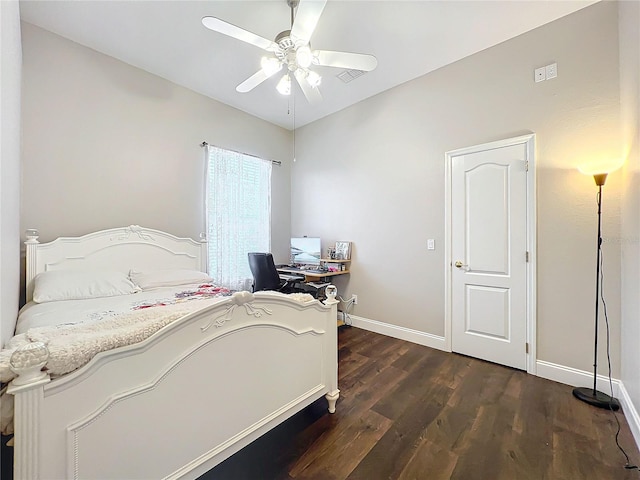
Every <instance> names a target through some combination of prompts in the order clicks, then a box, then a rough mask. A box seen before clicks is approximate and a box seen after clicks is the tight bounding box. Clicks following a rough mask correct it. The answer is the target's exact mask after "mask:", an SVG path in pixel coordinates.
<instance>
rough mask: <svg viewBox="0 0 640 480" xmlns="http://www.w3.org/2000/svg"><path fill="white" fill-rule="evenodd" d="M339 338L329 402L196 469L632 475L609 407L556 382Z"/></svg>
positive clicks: (380, 342) (355, 333)
mask: <svg viewBox="0 0 640 480" xmlns="http://www.w3.org/2000/svg"><path fill="white" fill-rule="evenodd" d="M338 338H339V358H340V364H339V365H340V367H339V375H340V382H339V387H340V390H341V393H340V400H339V401H338V405H337V410H336V413H335V414H334V415H330V414H328V413H327V412H326V402H325V401H324V400H323V399H322V400H319V401H317V402H315V403H314V404H312V405H311V406H310V407H308V408H307V409H305V410H304V411H302V412H300V413H299V414H297V415H295V416H294V417H292V418H291V419H289V420H288V421H286V422H285V423H283V424H282V425H280V426H278V427H277V428H275V429H274V430H272V431H271V432H269V433H267V434H266V435H264V436H263V437H261V438H259V439H258V440H256V441H255V442H253V443H252V444H251V445H249V446H248V447H246V448H245V449H243V450H242V451H240V452H238V453H237V454H236V455H234V456H232V457H231V458H229V459H227V460H226V461H225V462H223V463H222V464H220V465H218V466H217V467H216V468H214V469H213V470H211V471H209V472H208V473H207V474H205V475H204V476H202V477H201V479H203V480H205V479H206V480H241V479H247V480H249V479H251V480H291V479H318V480H331V479H349V480H356V479H358V480H359V479H362V480H378V479H399V480H410V479H420V480H423V479H428V480H439V479H460V480H529V479H531V480H533V479H536V480H543V479H544V480H577V479H587V478H588V479H592V480H627V479H640V473H639V472H638V471H637V470H625V469H624V464H625V458H624V456H623V454H622V453H621V452H620V451H619V450H618V448H617V447H616V444H615V433H616V428H617V426H616V422H615V418H614V416H613V414H612V413H611V412H610V411H608V410H601V409H598V408H595V407H591V406H589V405H587V404H585V403H582V402H580V401H578V400H576V399H575V398H573V396H572V394H571V390H572V389H571V387H569V386H567V385H562V384H559V383H555V382H551V381H548V380H544V379H541V378H538V377H534V376H531V375H527V374H526V373H524V372H521V371H518V370H513V369H510V368H506V367H501V366H499V365H494V364H491V363H487V362H483V361H481V360H476V359H473V358H469V357H464V356H462V355H457V354H451V353H445V352H441V351H438V350H433V349H430V348H427V347H422V346H420V345H415V344H412V343H408V342H403V341H401V340H396V339H393V338H389V337H385V336H382V335H377V334H375V333H371V332H367V331H365V330H360V329H357V328H342V329H340V332H339V336H338ZM618 419H619V421H620V423H621V425H622V429H621V433H620V436H619V439H620V443H621V444H622V446H623V447H624V448H625V450H626V451H627V453H628V454H629V455H630V457H631V462H632V463H634V464H638V462H640V455H639V454H638V450H637V448H636V446H635V443H634V441H633V438H632V435H631V432H630V431H629V427H628V425H627V422H626V420H625V419H624V416H623V415H622V414H618Z"/></svg>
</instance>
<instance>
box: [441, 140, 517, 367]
mask: <svg viewBox="0 0 640 480" xmlns="http://www.w3.org/2000/svg"><path fill="white" fill-rule="evenodd" d="M526 160H527V146H526V144H524V143H521V144H517V145H508V146H503V147H499V148H495V147H494V148H490V149H487V150H484V151H475V152H474V153H470V154H461V155H454V156H452V157H451V162H452V163H451V263H452V266H451V270H452V272H451V348H452V350H453V351H454V352H458V353H462V354H465V355H470V356H473V357H476V358H482V359H485V360H489V361H491V362H495V363H500V364H502V365H508V366H511V367H515V368H519V369H522V370H526V366H527V355H526V341H527V268H526V267H527V265H526V262H527V255H528V254H527V163H526Z"/></svg>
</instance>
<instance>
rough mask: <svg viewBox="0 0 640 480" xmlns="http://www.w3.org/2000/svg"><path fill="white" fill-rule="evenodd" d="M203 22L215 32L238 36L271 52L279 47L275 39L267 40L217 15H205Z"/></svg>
mask: <svg viewBox="0 0 640 480" xmlns="http://www.w3.org/2000/svg"><path fill="white" fill-rule="evenodd" d="M202 24H203V25H204V26H205V27H207V28H208V29H210V30H213V31H214V32H218V33H222V34H224V35H228V36H230V37H233V38H237V39H238V40H242V41H243V42H247V43H250V44H251V45H255V46H256V47H260V48H263V49H264V50H267V51H270V52H273V51H275V49H276V48H277V45H276V44H275V43H274V42H273V41H271V40H267V39H266V38H264V37H261V36H260V35H256V34H255V33H251V32H250V31H248V30H245V29H244V28H240V27H236V26H235V25H232V24H231V23H228V22H225V21H224V20H220V19H219V18H216V17H203V18H202Z"/></svg>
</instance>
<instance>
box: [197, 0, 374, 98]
mask: <svg viewBox="0 0 640 480" xmlns="http://www.w3.org/2000/svg"><path fill="white" fill-rule="evenodd" d="M286 2H287V5H288V6H289V8H290V9H291V30H285V31H283V32H280V33H279V34H278V35H276V37H275V40H274V41H271V40H268V39H266V38H264V37H261V36H259V35H256V34H255V33H252V32H249V31H248V30H245V29H243V28H240V27H237V26H235V25H232V24H231V23H228V22H225V21H224V20H220V19H219V18H217V17H209V16H207V17H204V18H203V19H202V24H203V25H204V26H205V27H207V28H209V29H211V30H213V31H215V32H219V33H222V34H224V35H228V36H230V37H233V38H236V39H238V40H242V41H243V42H247V43H250V44H252V45H255V46H256V47H260V48H262V49H263V50H266V51H267V52H269V53H270V54H271V55H269V56H264V57H262V60H261V62H260V66H261V68H260V70H258V71H257V72H256V73H254V74H253V75H252V76H250V77H249V78H247V79H246V80H245V81H244V82H242V83H241V84H240V85H238V86H237V87H236V91H238V92H240V93H246V92H249V91H251V90H253V89H254V88H255V87H257V86H258V85H260V84H261V83H262V82H264V81H265V80H266V79H267V78H270V77H272V76H274V75H275V74H276V73H278V72H279V71H280V70H282V67H283V66H284V67H285V68H286V73H285V74H284V75H283V77H282V78H281V79H280V81H279V82H278V85H277V87H276V89H277V90H278V92H280V93H281V94H283V95H290V94H291V74H293V76H294V77H295V79H296V81H297V82H298V84H299V85H300V88H301V89H302V92H303V93H304V96H305V98H306V99H307V100H308V101H309V103H317V102H319V101H320V100H322V95H320V91H319V90H318V85H320V82H321V77H320V75H319V74H318V73H317V72H315V71H314V70H311V69H310V67H311V66H312V65H318V66H324V67H337V68H346V69H354V70H362V71H365V72H369V71H371V70H373V69H374V68H376V66H377V65H378V60H377V59H376V57H374V56H373V55H366V54H361V53H349V52H334V51H330V50H311V47H310V43H309V40H310V39H311V36H312V35H313V31H314V30H315V28H316V25H317V24H318V20H319V19H320V15H322V11H323V10H324V7H325V5H326V3H327V0H286ZM296 8H297V11H296V13H295V17H294V9H296Z"/></svg>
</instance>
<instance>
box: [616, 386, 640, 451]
mask: <svg viewBox="0 0 640 480" xmlns="http://www.w3.org/2000/svg"><path fill="white" fill-rule="evenodd" d="M618 400H620V405H622V410H623V411H624V416H625V418H626V419H627V423H628V424H629V428H630V429H631V433H632V434H633V438H634V440H635V441H636V445H637V446H638V449H640V415H638V410H636V407H635V405H634V404H633V402H632V401H631V397H630V396H629V392H627V389H626V388H624V383H622V382H620V393H618Z"/></svg>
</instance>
